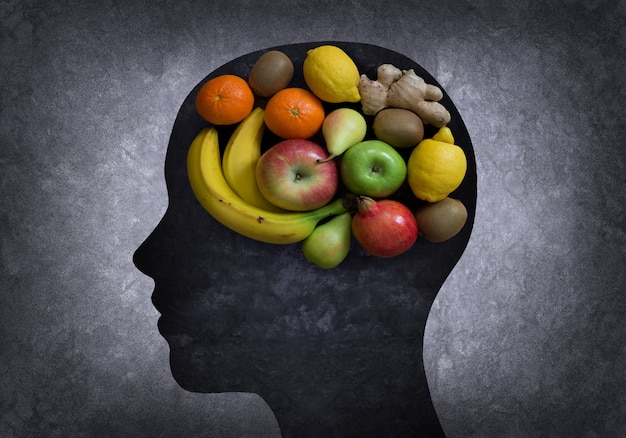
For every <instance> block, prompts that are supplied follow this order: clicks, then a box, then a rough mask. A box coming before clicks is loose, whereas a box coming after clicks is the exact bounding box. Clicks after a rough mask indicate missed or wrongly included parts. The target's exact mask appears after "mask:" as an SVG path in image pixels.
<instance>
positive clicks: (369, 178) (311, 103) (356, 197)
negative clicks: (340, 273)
mask: <svg viewBox="0 0 626 438" xmlns="http://www.w3.org/2000/svg"><path fill="white" fill-rule="evenodd" d="M302 74H303V76H304V81H305V83H306V88H300V87H295V86H290V84H291V82H292V78H293V76H294V65H293V62H292V61H291V59H290V58H289V57H288V56H287V55H286V54H284V53H283V52H280V51H277V50H270V51H268V52H266V53H264V54H263V55H262V56H260V58H259V59H258V60H257V61H256V63H255V64H254V65H253V66H252V68H251V69H250V71H249V74H248V76H247V78H244V77H241V76H236V75H232V74H223V75H220V76H217V77H214V78H212V79H210V80H208V81H207V82H206V83H205V84H204V85H203V86H202V87H201V88H200V90H199V91H198V94H197V96H196V101H195V104H196V109H197V112H198V114H199V115H200V116H201V117H202V118H203V119H205V120H206V121H207V122H209V123H210V124H211V125H210V126H208V127H206V128H204V129H202V130H201V132H200V133H199V134H198V135H197V136H196V138H195V139H194V141H193V143H192V144H191V146H190V149H189V151H188V156H187V170H188V176H189V180H190V182H191V187H192V189H193V191H194V194H195V195H196V197H197V199H198V200H199V202H200V203H201V204H202V206H203V207H204V208H205V209H206V210H207V211H208V212H209V213H210V214H211V215H212V216H213V217H214V218H215V219H216V220H217V221H219V222H221V223H222V224H223V225H225V226H227V227H228V228H230V229H232V230H233V231H235V232H238V233H240V234H243V235H245V236H247V237H250V238H252V239H256V240H259V241H263V242H267V243H273V244H292V243H296V242H301V244H302V252H303V254H304V256H305V257H306V259H307V260H309V261H310V262H311V263H313V264H315V265H317V266H319V267H321V268H333V267H336V266H337V265H339V264H340V263H341V262H342V261H343V260H344V259H345V258H346V256H347V254H348V252H349V250H350V245H351V240H352V237H354V239H355V240H356V241H357V242H358V244H359V245H360V246H361V247H362V248H363V249H364V250H365V251H366V252H368V253H370V254H371V255H373V256H377V257H394V256H398V255H400V254H402V253H404V252H406V251H407V250H408V249H409V248H410V247H411V246H412V245H414V244H415V242H416V240H417V238H418V236H422V237H423V238H424V239H426V240H429V241H431V242H443V241H446V240H449V239H451V238H452V237H454V236H455V235H457V234H458V233H459V232H460V231H461V229H462V228H463V226H464V225H465V223H466V220H467V210H466V209H465V206H464V205H463V203H462V202H461V201H459V200H457V199H453V198H451V197H449V195H450V194H451V193H452V192H454V191H455V190H456V189H457V188H458V187H459V186H460V184H461V182H462V181H463V179H464V177H465V173H466V170H467V160H466V157H465V153H464V152H463V149H461V148H460V147H459V146H457V145H455V144H454V137H453V135H452V132H451V130H450V129H449V128H448V127H447V124H448V122H449V121H450V113H449V112H448V111H447V110H446V109H445V107H444V106H443V105H442V104H441V103H440V102H439V101H440V100H441V99H442V97H443V93H442V91H441V90H440V89H439V88H438V87H437V86H434V85H431V84H426V83H425V82H424V80H423V79H422V78H420V77H419V76H417V75H416V74H415V72H414V71H413V70H408V71H405V70H400V69H399V68H397V67H395V66H393V65H390V64H381V65H380V66H379V68H378V78H377V80H371V79H369V78H368V77H367V76H366V75H365V74H361V73H360V72H359V70H358V68H357V66H356V64H355V63H354V61H353V60H352V59H351V58H350V56H349V55H348V54H347V53H346V52H344V51H343V50H342V49H341V48H339V47H336V46H332V45H322V46H319V47H316V48H314V49H311V50H309V51H308V52H307V53H306V57H305V59H304V62H303V64H302ZM258 97H261V98H262V99H256V98H258ZM259 101H260V102H262V104H259V103H258V102H259ZM328 104H333V105H334V106H333V107H331V108H332V109H331V110H327V109H326V108H329V106H328ZM356 105H360V108H358V107H357V106H356ZM221 125H233V126H234V131H233V132H232V135H231V136H230V138H229V139H228V142H227V144H226V146H225V148H224V150H223V153H222V151H221V150H220V146H219V141H218V131H217V128H216V126H221ZM425 125H431V126H432V127H434V128H435V129H438V131H436V133H435V134H434V135H432V136H431V137H430V138H424V135H425ZM268 131H269V132H268ZM270 135H271V137H270ZM268 138H272V139H275V141H272V143H271V144H270V145H269V146H267V145H266V146H263V145H264V143H266V142H267V139H268ZM264 140H265V142H264ZM403 189H404V190H408V191H409V192H410V193H411V196H412V197H413V199H414V200H416V201H418V204H417V206H416V207H413V208H412V207H411V205H412V204H409V203H407V202H403V201H402V198H401V197H398V196H396V195H397V194H398V193H399V192H400V191H402V190H403Z"/></svg>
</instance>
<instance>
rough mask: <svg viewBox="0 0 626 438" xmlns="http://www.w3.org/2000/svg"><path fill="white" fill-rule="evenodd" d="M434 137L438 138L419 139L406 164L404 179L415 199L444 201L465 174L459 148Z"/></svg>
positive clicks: (464, 165)
mask: <svg viewBox="0 0 626 438" xmlns="http://www.w3.org/2000/svg"><path fill="white" fill-rule="evenodd" d="M442 129H444V128H442ZM437 138H442V136H439V137H438V136H435V137H434V138H429V139H426V140H422V141H421V142H420V143H419V144H418V145H417V146H415V149H413V151H412V152H411V155H410V156H409V160H408V162H407V180H408V182H409V186H410V187H411V190H412V191H413V193H414V194H415V196H417V197H418V198H419V199H422V200H424V201H428V202H437V201H441V200H442V199H444V198H446V197H447V196H448V195H449V194H450V193H452V192H453V191H454V190H456V189H457V188H458V187H459V186H460V185H461V182H463V178H465V172H466V171H467V158H466V157H465V152H463V149H461V148H460V147H459V146H457V145H455V144H453V143H452V142H448V141H441V140H438V139H437ZM443 138H446V137H445V136H443ZM448 138H449V139H452V137H448ZM448 138H446V139H448ZM452 141H453V140H452Z"/></svg>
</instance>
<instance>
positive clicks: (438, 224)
mask: <svg viewBox="0 0 626 438" xmlns="http://www.w3.org/2000/svg"><path fill="white" fill-rule="evenodd" d="M415 219H417V229H418V230H419V233H420V235H421V236H423V237H424V238H425V239H426V240H429V241H431V242H437V243H439V242H444V241H446V240H448V239H451V238H452V237H454V236H456V235H457V234H458V233H459V232H460V231H461V229H463V226H464V225H465V222H467V209H466V208H465V205H463V203H462V202H461V201H459V200H458V199H452V198H444V199H442V200H441V201H438V202H434V203H432V204H424V205H423V206H421V207H419V208H418V210H417V211H416V212H415Z"/></svg>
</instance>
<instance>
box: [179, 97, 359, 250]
mask: <svg viewBox="0 0 626 438" xmlns="http://www.w3.org/2000/svg"><path fill="white" fill-rule="evenodd" d="M263 112H264V110H263V109H262V108H255V109H254V110H253V111H252V113H250V115H249V116H248V117H246V118H245V119H244V120H243V121H242V122H240V123H239V125H238V126H237V128H236V129H235V131H234V132H233V134H232V135H231V137H230V139H229V141H228V143H227V145H226V148H225V150H224V155H223V157H222V156H221V154H220V148H219V142H218V133H217V130H216V129H215V127H208V128H204V129H202V130H201V131H200V132H199V133H198V135H197V136H196V137H195V139H194V140H193V142H192V144H191V146H190V148H189V151H188V153H187V174H188V176H189V181H190V183H191V188H192V190H193V192H194V194H195V195H196V198H197V199H198V201H199V202H200V204H201V205H202V206H203V207H204V209H205V210H206V211H207V212H208V213H209V214H210V215H211V216H213V217H214V218H215V219H216V220H217V221H218V222H220V223H221V224H223V225H224V226H226V227H228V228H230V229H231V230H233V231H235V232H237V233H239V234H242V235H244V236H247V237H249V238H251V239H255V240H259V241H261V242H266V243H273V244H290V243H296V242H300V241H302V240H304V239H306V238H307V237H308V236H309V235H310V234H311V233H312V232H313V230H314V229H315V227H316V226H317V224H318V223H319V222H320V221H321V220H322V219H324V218H327V217H330V216H334V215H338V214H341V213H344V212H346V211H348V210H349V208H350V207H349V203H348V202H347V201H346V200H345V199H342V198H339V199H336V200H335V201H333V202H331V203H329V204H327V205H325V206H324V207H321V208H319V209H317V210H312V211H307V212H289V211H282V210H280V209H278V208H277V207H275V206H273V205H272V204H270V203H269V202H268V201H267V200H266V199H265V198H264V197H263V196H262V195H261V192H260V191H259V189H258V186H257V183H256V177H255V167H256V162H257V161H258V159H259V157H260V155H261V140H262V138H263V131H264V128H265V124H264V122H263Z"/></svg>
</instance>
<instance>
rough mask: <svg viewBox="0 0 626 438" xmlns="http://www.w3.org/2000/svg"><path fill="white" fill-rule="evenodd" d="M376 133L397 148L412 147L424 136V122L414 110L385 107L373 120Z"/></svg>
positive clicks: (380, 138) (382, 139) (377, 136)
mask: <svg viewBox="0 0 626 438" xmlns="http://www.w3.org/2000/svg"><path fill="white" fill-rule="evenodd" d="M372 129H373V131H374V135H376V138H378V139H379V140H381V141H384V142H385V143H387V144H390V145H391V146H393V147H395V148H410V147H413V146H415V145H416V144H418V143H419V142H420V141H422V139H423V138H424V122H422V119H421V118H420V117H419V116H418V115H417V114H415V113H414V112H413V111H410V110H407V109H402V108H385V109H383V110H381V111H380V112H378V114H376V116H375V117H374V121H373V122H372Z"/></svg>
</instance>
